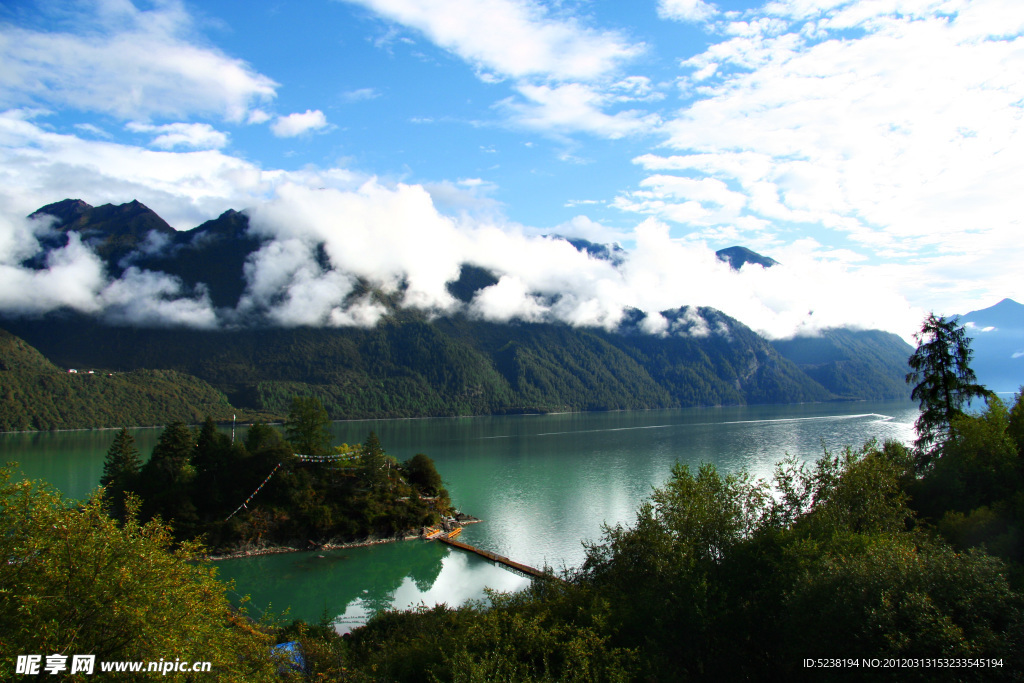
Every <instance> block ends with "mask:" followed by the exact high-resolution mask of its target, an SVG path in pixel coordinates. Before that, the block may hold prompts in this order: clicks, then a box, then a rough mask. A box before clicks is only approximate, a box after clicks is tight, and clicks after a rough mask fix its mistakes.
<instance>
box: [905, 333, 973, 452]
mask: <svg viewBox="0 0 1024 683" xmlns="http://www.w3.org/2000/svg"><path fill="white" fill-rule="evenodd" d="M958 322H959V319H958V318H956V317H954V318H951V319H949V320H947V319H946V318H943V317H936V316H935V314H934V313H929V314H928V317H927V318H926V319H925V321H924V324H923V325H922V326H921V331H920V332H918V333H916V334H915V335H914V338H915V339H916V340H917V342H918V346H917V350H916V351H914V354H913V355H912V356H911V357H910V359H909V360H908V363H909V364H910V368H911V371H910V372H908V373H907V383H908V384H913V385H914V389H913V391H912V392H911V394H910V397H911V398H912V399H913V400H915V401H918V403H919V404H920V406H921V416H920V417H918V418H917V424H916V427H917V441H916V442H915V445H916V446H917V466H918V469H919V470H923V469H925V468H927V467H928V465H929V464H930V463H931V461H932V460H933V459H934V457H935V452H936V451H937V448H936V446H939V445H941V444H942V443H943V442H944V441H945V440H946V438H947V437H948V435H949V428H950V425H951V424H952V422H953V419H954V418H955V417H957V416H958V415H962V414H963V409H964V407H965V406H966V405H967V404H968V403H969V402H970V400H971V399H972V398H975V397H979V398H984V397H987V396H989V395H990V392H989V391H988V390H987V389H986V388H985V387H983V386H981V385H980V384H978V378H977V377H976V376H975V374H974V371H973V370H971V367H970V361H971V356H972V355H973V351H972V350H971V340H970V338H969V337H968V336H967V334H966V332H965V331H964V328H963V326H961V325H959V324H957V323H958Z"/></svg>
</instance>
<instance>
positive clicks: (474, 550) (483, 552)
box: [436, 534, 558, 579]
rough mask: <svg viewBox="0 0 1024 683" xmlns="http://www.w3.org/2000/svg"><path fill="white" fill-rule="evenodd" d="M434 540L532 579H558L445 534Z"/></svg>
mask: <svg viewBox="0 0 1024 683" xmlns="http://www.w3.org/2000/svg"><path fill="white" fill-rule="evenodd" d="M436 540H438V541H441V542H442V543H447V544H448V545H451V546H455V547H456V548H461V549H462V550H465V551H467V552H471V553H476V554H477V555H479V556H480V557H486V558H487V559H488V560H490V561H492V562H497V563H498V564H502V565H505V566H506V567H509V568H511V569H515V570H516V571H518V572H522V573H523V574H526V575H527V576H532V577H534V578H538V579H556V578H558V577H556V576H554V575H553V574H545V573H544V572H542V571H541V570H539V569H534V568H533V567H530V566H527V565H525V564H521V563H519V562H516V561H515V560H510V559H509V558H507V557H505V556H503V555H496V554H495V553H492V552H490V551H487V550H481V549H480V548H476V547H474V546H471V545H469V544H468V543H463V542H462V541H456V540H455V539H454V538H448V536H446V535H445V534H441V535H440V536H437V537H436Z"/></svg>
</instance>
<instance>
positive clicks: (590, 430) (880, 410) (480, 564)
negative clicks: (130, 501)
mask: <svg viewBox="0 0 1024 683" xmlns="http://www.w3.org/2000/svg"><path fill="white" fill-rule="evenodd" d="M917 415H918V409H917V405H916V404H914V403H911V402H909V401H908V402H903V401H898V402H892V401H886V402H852V403H819V404H800V405H786V406H745V407H724V408H693V409H684V410H659V411H630V412H611V413H565V414H556V415H527V416H511V417H465V418H437V419H422V420H365V421H346V422H336V423H334V425H333V431H334V436H335V443H341V442H346V443H349V444H355V443H361V442H362V441H363V440H364V439H365V438H366V436H367V434H369V432H370V431H371V430H373V431H375V432H376V433H377V435H378V436H379V437H380V441H381V444H382V445H383V446H384V449H385V450H386V451H387V452H388V453H389V454H391V455H393V456H395V457H396V458H398V459H399V460H406V459H408V458H410V457H412V456H413V455H415V454H416V453H425V454H427V455H429V456H430V457H431V458H433V459H434V461H435V463H436V464H437V468H438V471H439V472H440V473H441V475H442V477H443V478H444V480H445V483H446V486H447V487H448V490H449V492H450V493H451V497H452V500H453V502H454V503H455V504H456V505H457V506H458V507H459V508H460V509H461V510H462V511H463V512H465V513H467V514H470V515H473V516H475V517H478V518H480V519H482V520H483V522H481V523H480V524H473V525H471V526H467V527H466V528H465V530H464V531H463V533H462V535H461V536H460V540H462V541H465V542H467V543H469V544H471V545H475V546H477V547H480V548H483V549H486V550H490V551H492V552H495V553H498V554H500V555H505V556H507V557H511V558H512V559H514V560H517V561H519V562H521V563H524V564H527V565H530V566H534V567H543V566H550V567H554V568H555V569H560V568H562V567H575V566H579V564H580V563H581V562H582V561H583V558H584V548H583V544H582V542H583V541H584V540H590V541H596V540H600V538H601V534H602V525H603V524H609V525H615V524H620V523H621V524H630V523H631V522H632V521H633V518H634V514H635V511H636V509H637V508H638V506H639V505H640V503H641V502H642V501H643V500H644V499H645V498H646V497H648V496H649V495H650V493H651V488H652V487H655V486H661V485H662V484H664V483H665V481H666V480H667V479H668V477H669V474H670V472H671V469H672V465H673V464H674V463H675V462H677V461H678V462H681V463H683V464H687V465H690V466H691V467H697V466H699V465H700V464H701V463H702V462H710V463H714V464H715V465H716V466H717V467H718V468H719V470H720V471H735V470H738V469H741V468H746V469H747V470H748V471H749V472H751V473H752V474H754V475H755V476H758V477H765V478H769V477H770V476H771V474H772V470H773V468H774V465H775V463H777V462H778V461H779V460H781V459H782V458H783V457H785V456H786V455H787V454H790V455H794V456H796V457H798V458H800V459H803V460H814V459H816V458H817V457H818V456H820V455H821V453H822V446H823V444H824V446H825V447H826V448H828V449H830V450H839V449H841V448H842V447H843V446H845V445H847V444H849V445H854V446H860V445H861V444H863V443H864V441H865V440H867V439H870V438H876V439H879V440H885V439H897V440H901V441H904V442H910V441H912V440H913V438H914V425H913V423H914V420H916V418H917ZM243 433H244V429H243V428H241V427H240V428H239V436H241V435H242V434H243ZM114 434H115V432H113V431H109V430H93V431H77V432H47V433H31V434H0V461H15V462H17V463H18V467H17V469H18V470H19V471H20V472H22V473H24V475H25V476H28V477H31V478H38V479H45V480H46V481H48V482H50V483H51V484H52V485H54V486H55V487H57V488H59V489H61V490H63V491H64V492H65V493H66V494H67V495H69V496H73V497H84V496H87V495H88V494H89V492H90V491H91V490H93V489H94V488H95V487H96V485H97V482H98V481H99V478H100V475H101V474H102V471H103V457H104V455H105V454H106V451H107V449H108V448H109V446H110V443H111V441H112V440H113V438H114ZM133 434H134V436H135V439H136V442H137V444H138V446H139V450H140V451H141V452H142V453H143V455H144V457H145V456H147V455H148V454H149V453H150V451H151V450H152V448H153V446H154V445H155V444H156V441H157V438H158V437H159V434H160V431H159V430H157V429H144V430H135V431H134V432H133ZM239 502H241V501H239ZM218 569H219V572H220V575H221V577H222V578H225V579H234V581H235V591H236V593H235V595H236V597H237V598H240V597H241V595H243V594H244V595H249V596H251V606H252V608H253V611H255V612H257V613H258V612H260V611H262V610H264V609H266V608H267V607H268V606H270V608H271V609H272V610H273V611H275V612H281V611H283V610H284V609H285V608H289V616H290V617H291V618H296V617H300V618H303V619H307V620H316V619H319V618H320V617H321V616H322V615H324V614H326V615H327V616H328V617H329V618H331V619H333V620H334V621H335V623H336V624H337V627H338V628H339V630H342V631H344V630H347V629H349V628H351V627H353V626H356V625H358V624H361V623H364V622H365V620H366V619H367V618H368V617H369V616H370V615H371V614H373V613H374V612H376V611H378V610H380V609H386V608H392V607H394V608H407V607H414V606H416V605H419V604H424V605H434V604H439V603H448V604H450V605H458V604H462V603H463V602H464V601H466V600H471V599H475V600H479V599H484V598H485V596H486V594H485V589H486V588H491V589H495V590H500V591H514V590H519V589H520V588H522V587H524V586H525V585H527V583H528V581H529V579H527V578H525V577H523V576H520V575H518V574H516V573H513V572H511V571H507V570H505V569H502V568H500V567H498V566H495V565H493V564H492V563H490V562H489V561H487V560H485V559H483V558H480V557H478V556H475V555H470V554H467V553H465V552H462V551H458V550H453V549H451V548H449V547H446V546H442V545H440V544H437V543H427V542H422V541H406V542H402V543H389V544H381V545H375V546H369V547H363V548H350V549H345V550H336V551H326V552H303V553H291V554H281V555H265V556H259V557H250V558H243V559H235V560H224V561H221V562H219V563H218Z"/></svg>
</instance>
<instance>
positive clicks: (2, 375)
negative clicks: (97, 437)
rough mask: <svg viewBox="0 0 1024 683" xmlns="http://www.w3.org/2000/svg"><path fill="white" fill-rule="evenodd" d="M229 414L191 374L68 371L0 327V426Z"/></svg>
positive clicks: (138, 422)
mask: <svg viewBox="0 0 1024 683" xmlns="http://www.w3.org/2000/svg"><path fill="white" fill-rule="evenodd" d="M99 367H102V366H99ZM108 367H109V366H108ZM75 369H77V367H76V368H75ZM232 413H233V409H232V407H231V405H230V404H229V403H228V402H227V399H226V398H225V396H224V395H223V394H222V393H221V392H219V391H217V390H216V389H214V388H213V387H211V386H210V385H209V384H207V383H206V382H203V381H202V380H199V379H196V378H195V377H191V376H188V375H186V374H183V373H180V372H176V371H174V370H165V369H141V368H140V369H135V370H132V371H130V372H124V373H120V372H118V373H113V374H111V373H109V372H103V371H97V372H95V373H89V372H88V371H86V370H82V371H79V372H75V373H71V372H68V371H67V370H66V369H65V370H62V369H59V368H57V367H56V366H54V365H53V364H52V363H50V362H49V361H48V360H46V359H45V358H44V357H43V356H42V355H41V354H40V353H39V352H38V351H37V350H36V349H34V348H32V347H31V346H29V345H28V344H27V343H25V341H24V340H22V339H19V338H18V337H16V336H14V335H12V334H10V333H9V332H6V331H4V330H0V431H20V430H43V429H83V428H90V427H113V426H119V425H129V426H148V425H161V424H166V423H167V422H170V421H174V420H183V421H188V422H197V421H200V420H202V419H203V418H204V417H205V416H207V415H209V416H211V417H214V418H215V419H222V420H223V419H230V417H231V415H232Z"/></svg>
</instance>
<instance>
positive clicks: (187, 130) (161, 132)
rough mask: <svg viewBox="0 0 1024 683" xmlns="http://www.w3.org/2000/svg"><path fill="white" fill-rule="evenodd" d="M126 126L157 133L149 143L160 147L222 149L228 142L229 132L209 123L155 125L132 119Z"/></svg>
mask: <svg viewBox="0 0 1024 683" xmlns="http://www.w3.org/2000/svg"><path fill="white" fill-rule="evenodd" d="M126 128H127V129H128V130H130V131H133V132H136V133H156V134H157V136H156V137H155V138H153V141H152V142H150V143H149V144H151V145H152V146H153V147H159V148H160V149H174V148H176V147H187V148H189V149H220V148H221V147H226V146H227V144H228V136H227V134H226V133H222V132H220V131H219V130H216V129H215V128H214V127H213V126H211V125H210V124H208V123H168V124H165V125H162V126H154V125H150V124H145V123H139V122H137V121H132V122H130V123H129V124H128V125H127V126H126Z"/></svg>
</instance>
